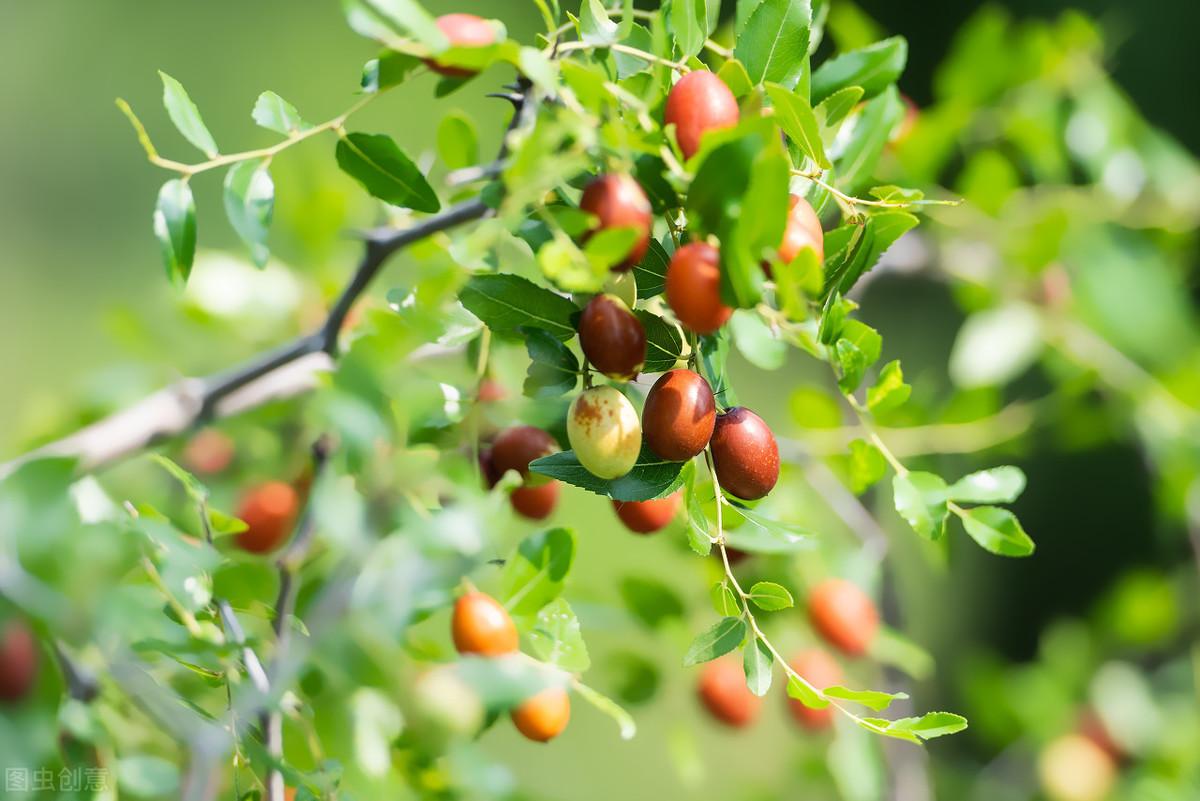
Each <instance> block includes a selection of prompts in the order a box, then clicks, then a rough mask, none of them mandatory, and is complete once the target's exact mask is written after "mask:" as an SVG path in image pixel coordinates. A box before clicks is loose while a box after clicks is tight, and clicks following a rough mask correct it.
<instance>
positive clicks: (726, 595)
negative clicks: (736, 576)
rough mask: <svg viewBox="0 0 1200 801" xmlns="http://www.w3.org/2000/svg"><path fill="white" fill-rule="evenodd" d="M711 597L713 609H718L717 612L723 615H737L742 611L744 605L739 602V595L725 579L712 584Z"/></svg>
mask: <svg viewBox="0 0 1200 801" xmlns="http://www.w3.org/2000/svg"><path fill="white" fill-rule="evenodd" d="M709 598H710V599H711V600H712V605H713V609H715V610H717V614H718V615H720V616H721V617H737V616H738V615H740V614H741V613H742V606H741V604H740V603H738V598H737V595H736V594H734V592H733V588H732V587H730V586H729V584H728V583H726V582H725V581H718V582H717V583H716V584H714V585H713V586H712V590H710V591H709Z"/></svg>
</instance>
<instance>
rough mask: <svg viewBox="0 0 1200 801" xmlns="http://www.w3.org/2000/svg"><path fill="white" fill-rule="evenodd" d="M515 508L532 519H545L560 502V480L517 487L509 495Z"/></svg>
mask: <svg viewBox="0 0 1200 801" xmlns="http://www.w3.org/2000/svg"><path fill="white" fill-rule="evenodd" d="M508 500H509V503H511V504H512V508H513V510H514V511H515V512H516V513H517V514H519V515H521V516H522V517H527V518H529V519H530V520H545V519H546V518H547V517H549V516H550V515H551V514H552V513H553V512H554V507H555V506H556V505H557V504H558V482H557V481H551V482H550V483H548V484H537V485H531V486H525V487H517V488H516V489H515V490H513V491H512V495H509V496H508Z"/></svg>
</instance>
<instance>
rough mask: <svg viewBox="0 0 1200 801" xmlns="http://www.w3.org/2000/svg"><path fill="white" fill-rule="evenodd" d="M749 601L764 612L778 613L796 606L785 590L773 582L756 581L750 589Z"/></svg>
mask: <svg viewBox="0 0 1200 801" xmlns="http://www.w3.org/2000/svg"><path fill="white" fill-rule="evenodd" d="M750 600H751V601H753V602H754V605H755V606H757V607H758V608H759V609H761V610H763V611H764V612H778V611H779V610H780V609H787V608H789V607H791V606H795V604H796V602H795V601H794V600H792V594H791V593H790V592H788V591H787V588H785V587H783V586H781V585H779V584H776V583H775V582H773V581H756V582H755V583H754V586H752V587H751V588H750Z"/></svg>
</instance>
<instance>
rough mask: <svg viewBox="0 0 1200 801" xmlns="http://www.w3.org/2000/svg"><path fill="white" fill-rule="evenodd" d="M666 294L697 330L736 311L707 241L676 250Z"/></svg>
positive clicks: (711, 326)
mask: <svg viewBox="0 0 1200 801" xmlns="http://www.w3.org/2000/svg"><path fill="white" fill-rule="evenodd" d="M692 74H694V73H692ZM666 295H667V304H668V305H669V306H670V307H671V311H673V312H675V316H676V317H678V318H679V322H681V323H683V324H684V326H686V327H687V328H688V329H689V330H691V331H695V332H696V333H697V334H711V333H713V332H714V331H716V330H717V329H718V328H720V327H721V326H723V325H725V321H726V320H728V319H729V316H730V315H731V314H733V309H731V308H729V307H728V306H726V305H725V304H724V303H722V302H721V257H720V254H718V253H717V249H716V248H714V247H713V246H712V245H709V244H708V243H706V242H692V243H691V244H689V245H684V246H683V247H681V248H680V249H679V250H677V251H675V255H674V256H672V257H671V263H670V264H668V265H667V279H666Z"/></svg>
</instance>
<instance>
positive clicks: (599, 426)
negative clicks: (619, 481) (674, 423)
mask: <svg viewBox="0 0 1200 801" xmlns="http://www.w3.org/2000/svg"><path fill="white" fill-rule="evenodd" d="M567 439H568V440H570V442H571V448H572V450H574V451H575V458H577V459H578V460H579V463H580V464H581V465H583V466H584V467H585V468H586V469H587V471H588V472H589V473H591V474H592V475H594V476H596V477H597V478H606V479H609V478H620V477H621V476H623V475H625V474H626V473H628V472H629V471H630V470H632V469H633V465H634V464H635V463H636V462H637V458H638V452H639V451H640V450H641V447H642V423H641V421H640V420H638V413H637V409H634V408H633V404H632V403H630V402H629V398H626V397H625V396H624V395H622V394H621V393H620V392H618V391H617V390H615V389H613V388H612V387H592V388H591V389H586V390H584V391H583V392H581V393H579V395H578V396H576V398H575V400H574V401H572V402H571V408H570V410H568V412H567Z"/></svg>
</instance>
